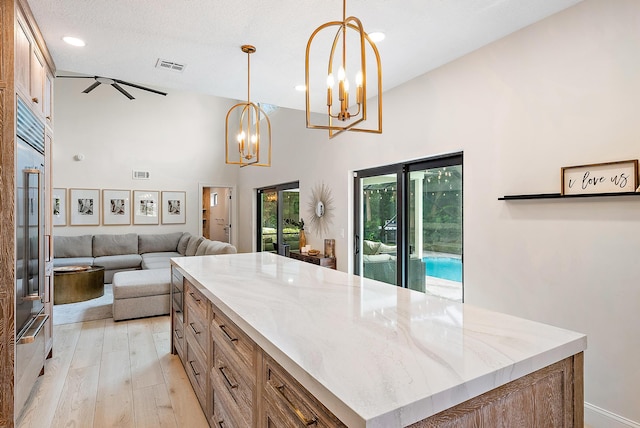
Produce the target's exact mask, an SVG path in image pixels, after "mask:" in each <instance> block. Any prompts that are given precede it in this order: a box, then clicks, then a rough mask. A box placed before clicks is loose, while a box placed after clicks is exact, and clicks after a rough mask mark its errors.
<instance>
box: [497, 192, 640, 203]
mask: <svg viewBox="0 0 640 428" xmlns="http://www.w3.org/2000/svg"><path fill="white" fill-rule="evenodd" d="M610 196H617V197H626V196H640V192H622V193H582V194H578V195H561V194H560V193H538V194H530V195H505V196H502V197H501V198H498V200H499V201H517V200H525V199H574V198H602V197H610Z"/></svg>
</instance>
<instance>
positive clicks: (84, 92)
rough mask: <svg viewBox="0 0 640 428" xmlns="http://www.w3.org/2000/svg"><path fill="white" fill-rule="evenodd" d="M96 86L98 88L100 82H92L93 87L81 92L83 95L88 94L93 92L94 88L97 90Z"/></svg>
mask: <svg viewBox="0 0 640 428" xmlns="http://www.w3.org/2000/svg"><path fill="white" fill-rule="evenodd" d="M98 86H100V82H94V83H93V85H91V86H89V87H88V88H87V89H85V90H84V91H82V93H83V94H88V93H89V92H91V91H93V90H94V89H95V88H97V87H98Z"/></svg>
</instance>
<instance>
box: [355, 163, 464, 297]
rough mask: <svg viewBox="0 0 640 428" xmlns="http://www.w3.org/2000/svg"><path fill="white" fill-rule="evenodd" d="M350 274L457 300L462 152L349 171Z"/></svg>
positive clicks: (459, 294)
mask: <svg viewBox="0 0 640 428" xmlns="http://www.w3.org/2000/svg"><path fill="white" fill-rule="evenodd" d="M355 189H356V191H355V192H354V194H355V206H356V209H355V210H354V212H355V225H356V227H355V230H356V237H355V238H356V251H355V266H356V273H357V274H360V275H363V276H365V277H367V278H372V279H376V280H379V281H383V282H387V283H389V284H394V285H399V286H402V287H407V288H411V289H414V290H417V291H421V292H426V293H429V294H434V295H438V296H441V297H446V298H449V299H452V300H457V301H462V300H463V281H462V154H461V153H459V154H454V155H448V156H442V157H437V158H431V159H423V160H420V161H414V162H410V163H402V164H396V165H389V166H385V167H380V168H373V169H369V170H363V171H358V172H356V174H355Z"/></svg>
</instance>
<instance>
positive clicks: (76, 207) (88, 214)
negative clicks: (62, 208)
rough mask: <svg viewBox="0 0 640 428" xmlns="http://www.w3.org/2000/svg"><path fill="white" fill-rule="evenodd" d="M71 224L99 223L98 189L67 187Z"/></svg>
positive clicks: (94, 224) (87, 224) (86, 224)
mask: <svg viewBox="0 0 640 428" xmlns="http://www.w3.org/2000/svg"><path fill="white" fill-rule="evenodd" d="M69 213H70V215H71V217H70V219H71V221H70V224H71V226H99V225H100V190H98V189H69Z"/></svg>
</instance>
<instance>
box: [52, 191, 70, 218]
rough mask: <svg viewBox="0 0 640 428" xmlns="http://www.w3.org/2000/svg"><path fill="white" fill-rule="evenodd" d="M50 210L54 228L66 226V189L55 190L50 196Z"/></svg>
mask: <svg viewBox="0 0 640 428" xmlns="http://www.w3.org/2000/svg"><path fill="white" fill-rule="evenodd" d="M51 209H52V213H51V215H52V218H53V225H54V226H66V225H67V189H63V188H55V189H53V193H52V194H51Z"/></svg>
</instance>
